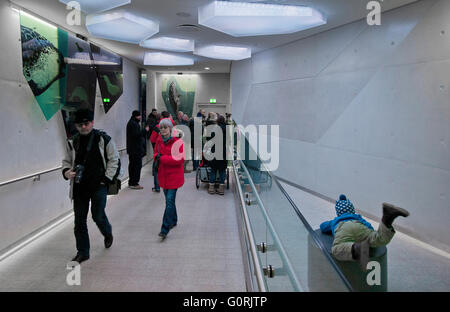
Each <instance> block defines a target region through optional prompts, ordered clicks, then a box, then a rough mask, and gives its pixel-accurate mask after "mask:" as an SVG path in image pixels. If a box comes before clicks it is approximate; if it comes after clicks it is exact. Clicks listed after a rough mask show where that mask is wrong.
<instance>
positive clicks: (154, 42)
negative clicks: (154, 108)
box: [139, 37, 194, 52]
mask: <svg viewBox="0 0 450 312" xmlns="http://www.w3.org/2000/svg"><path fill="white" fill-rule="evenodd" d="M139 45H140V46H141V47H144V48H150V49H158V50H167V51H174V52H192V51H194V40H187V39H178V38H171V37H160V38H154V39H147V40H144V41H142V42H141V43H139Z"/></svg>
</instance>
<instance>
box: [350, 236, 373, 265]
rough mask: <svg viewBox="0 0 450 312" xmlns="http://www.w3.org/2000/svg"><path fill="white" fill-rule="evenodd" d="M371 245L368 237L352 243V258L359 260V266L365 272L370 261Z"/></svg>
mask: <svg viewBox="0 0 450 312" xmlns="http://www.w3.org/2000/svg"><path fill="white" fill-rule="evenodd" d="M369 247H370V246H369V241H368V240H367V239H366V240H364V241H362V242H360V243H354V244H353V245H352V258H353V259H354V260H356V261H358V262H359V266H360V268H361V270H363V271H364V272H365V271H367V263H369Z"/></svg>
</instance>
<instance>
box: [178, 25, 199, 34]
mask: <svg viewBox="0 0 450 312" xmlns="http://www.w3.org/2000/svg"><path fill="white" fill-rule="evenodd" d="M177 29H178V30H179V31H183V32H189V33H192V32H197V31H200V27H198V26H196V25H192V24H181V25H178V26H177Z"/></svg>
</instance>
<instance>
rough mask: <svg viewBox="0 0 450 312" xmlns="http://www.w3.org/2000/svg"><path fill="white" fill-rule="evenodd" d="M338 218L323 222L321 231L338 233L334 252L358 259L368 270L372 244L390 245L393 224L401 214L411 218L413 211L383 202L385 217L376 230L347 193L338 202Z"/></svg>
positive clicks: (374, 245) (376, 245) (363, 267)
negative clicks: (359, 212) (358, 210)
mask: <svg viewBox="0 0 450 312" xmlns="http://www.w3.org/2000/svg"><path fill="white" fill-rule="evenodd" d="M335 208H336V214H337V217H336V218H334V219H333V220H331V221H326V222H323V223H322V224H321V225H320V230H321V231H322V233H325V234H332V235H333V236H334V241H333V247H332V248H331V253H332V254H333V256H334V257H335V258H336V259H337V260H340V261H358V262H359V265H360V267H361V269H362V270H363V271H366V270H367V263H368V262H369V247H380V246H384V245H387V244H388V243H389V242H390V241H391V240H392V238H393V237H394V234H395V230H394V228H393V227H392V223H393V222H394V219H395V218H397V217H398V216H402V217H407V216H409V212H408V211H407V210H405V209H402V208H399V207H396V206H394V205H391V204H387V203H383V217H382V219H381V223H380V225H379V227H378V231H375V230H374V229H373V227H372V225H371V224H370V223H369V222H367V221H366V220H364V218H363V217H361V215H359V214H355V208H354V207H353V204H352V203H351V202H350V200H348V199H347V197H346V196H345V195H341V196H339V200H337V201H336V207H335Z"/></svg>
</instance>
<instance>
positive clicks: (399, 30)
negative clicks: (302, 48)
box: [323, 1, 434, 74]
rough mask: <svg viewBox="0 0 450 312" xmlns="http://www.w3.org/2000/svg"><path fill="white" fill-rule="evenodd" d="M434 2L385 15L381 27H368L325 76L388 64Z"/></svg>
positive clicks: (336, 60) (382, 15) (407, 7)
mask: <svg viewBox="0 0 450 312" xmlns="http://www.w3.org/2000/svg"><path fill="white" fill-rule="evenodd" d="M433 3H434V1H421V2H420V3H418V4H416V5H414V6H406V7H405V8H403V9H401V10H394V11H392V12H389V13H387V14H381V25H380V26H367V25H366V26H367V27H365V28H364V30H363V31H362V32H361V33H360V34H359V35H358V37H357V39H356V40H353V41H352V42H351V44H349V45H348V46H347V47H346V48H345V50H344V51H343V52H342V53H341V54H340V55H339V56H338V57H337V58H336V59H335V60H333V62H332V64H330V65H329V66H328V67H327V68H326V70H324V71H323V74H327V73H334V72H339V71H354V70H361V69H365V68H372V67H379V66H382V65H384V64H385V63H386V60H387V59H389V58H391V56H392V54H393V53H394V52H395V51H396V50H397V48H398V46H399V45H400V44H401V43H402V42H403V40H404V39H405V38H406V37H407V36H408V35H409V34H410V32H411V30H412V29H413V28H414V27H415V26H416V25H417V23H418V22H419V21H420V17H421V16H423V15H424V14H426V12H427V11H428V10H429V9H430V7H431V6H432V4H433Z"/></svg>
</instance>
